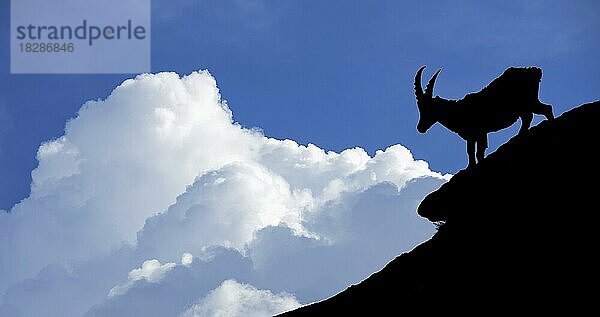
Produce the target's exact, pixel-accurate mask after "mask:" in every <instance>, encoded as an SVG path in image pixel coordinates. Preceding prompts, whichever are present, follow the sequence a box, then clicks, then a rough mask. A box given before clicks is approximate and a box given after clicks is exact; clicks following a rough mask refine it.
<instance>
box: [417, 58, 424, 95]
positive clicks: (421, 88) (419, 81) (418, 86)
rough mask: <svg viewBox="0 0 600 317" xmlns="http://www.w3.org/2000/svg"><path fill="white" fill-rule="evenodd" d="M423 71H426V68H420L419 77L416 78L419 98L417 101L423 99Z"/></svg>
mask: <svg viewBox="0 0 600 317" xmlns="http://www.w3.org/2000/svg"><path fill="white" fill-rule="evenodd" d="M423 69H425V66H423V67H421V68H419V70H418V71H417V75H416V76H415V95H416V96H417V100H418V99H421V98H422V97H423V87H421V74H423Z"/></svg>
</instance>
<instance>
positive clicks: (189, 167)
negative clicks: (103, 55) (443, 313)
mask: <svg viewBox="0 0 600 317" xmlns="http://www.w3.org/2000/svg"><path fill="white" fill-rule="evenodd" d="M9 16H10V10H9V1H8V0H0V41H2V43H4V45H2V49H1V50H0V209H4V210H7V211H10V213H8V214H2V215H0V237H3V239H2V242H0V252H1V254H2V256H1V257H0V281H2V282H0V294H4V296H3V297H2V300H0V316H4V315H14V314H13V313H14V312H16V311H18V312H20V313H21V314H22V315H23V316H28V315H36V313H39V311H35V309H38V308H39V309H48V307H49V304H48V303H56V302H61V303H63V304H64V305H62V306H61V307H63V308H64V309H66V310H67V311H60V310H59V311H52V313H53V314H55V315H82V314H88V315H90V316H103V315H111V316H118V315H124V316H126V315H132V314H140V313H142V312H144V313H146V314H152V313H155V314H157V315H163V316H164V315H182V316H194V315H206V314H208V315H215V314H216V313H215V312H218V311H220V310H222V309H223V307H229V308H230V309H231V310H232V311H231V312H230V313H231V314H233V315H236V314H238V315H240V314H241V315H243V314H248V312H247V311H244V309H248V307H251V308H252V311H254V312H266V313H272V312H276V311H282V310H286V309H290V308H293V307H297V306H298V305H300V304H305V303H308V302H311V301H315V300H318V299H322V298H326V297H328V296H331V295H333V294H335V292H337V291H339V290H342V289H343V288H344V287H345V286H347V285H349V283H353V282H357V281H360V280H361V279H362V278H364V277H366V276H368V274H370V273H372V272H373V271H375V270H377V269H378V268H380V267H381V266H382V265H384V264H385V263H386V262H387V261H389V260H391V259H392V258H393V257H394V256H395V255H397V254H399V253H401V252H405V251H407V250H410V249H411V248H412V247H414V246H415V245H416V244H418V243H419V242H421V241H423V240H425V239H427V238H428V237H429V236H430V235H431V234H433V232H434V229H433V228H432V226H431V225H430V224H427V223H426V222H425V221H424V220H422V219H420V218H418V216H416V214H415V213H414V211H415V208H416V204H417V203H418V201H419V200H420V199H422V197H424V195H426V194H427V193H428V192H430V191H432V190H435V189H436V188H437V187H438V186H439V185H441V184H442V183H443V182H444V181H446V180H447V179H448V177H449V175H447V174H454V173H456V172H457V171H458V170H460V169H462V168H464V167H465V166H466V164H467V159H466V152H465V144H464V141H463V140H461V139H460V138H459V137H458V136H456V135H454V134H452V133H451V132H449V131H447V130H446V129H445V128H443V127H441V126H439V125H436V126H434V128H432V129H431V130H430V131H428V133H427V134H419V133H418V132H417V131H416V123H417V121H418V112H417V108H416V105H415V99H414V92H413V80H414V75H415V72H416V70H417V69H418V68H419V67H421V66H423V65H427V66H428V68H427V69H426V72H425V77H429V76H431V74H432V73H433V71H434V70H435V69H438V68H443V71H442V72H441V74H440V76H439V78H438V80H437V83H436V92H435V93H436V94H438V95H440V96H443V97H447V98H460V97H462V96H464V95H465V94H466V93H469V92H474V91H477V90H479V89H481V88H482V87H484V86H485V85H486V84H487V83H489V82H490V81H491V80H492V79H494V78H495V77H497V76H498V75H499V74H501V73H502V71H503V70H504V69H506V68H507V67H509V66H530V65H534V66H538V67H541V68H542V69H543V77H542V81H541V84H540V100H541V101H543V102H545V103H549V104H552V105H553V107H554V113H555V114H557V115H558V114H560V113H563V112H564V111H566V110H568V109H571V108H573V107H575V106H577V105H580V104H582V103H585V102H590V101H593V100H597V99H598V93H597V91H598V88H600V60H599V59H598V58H597V56H598V53H597V52H599V51H600V41H598V39H599V38H600V34H599V33H600V4H599V3H598V2H597V1H577V2H566V1H488V2H485V3H484V2H482V1H453V2H449V1H428V2H424V1H402V2H400V1H378V2H375V3H374V2H370V1H343V2H342V1H259V0H248V1H241V0H237V1H233V0H231V1H205V0H197V1H195V0H172V1H152V51H151V53H152V65H151V68H152V69H151V70H152V73H155V75H148V76H141V77H136V75H137V74H110V75H106V74H105V75H98V74H88V75H11V74H10V69H9V65H10V61H9V51H8V47H9V31H10V30H9ZM204 70H207V71H204ZM160 72H174V73H176V74H177V75H175V74H174V73H171V74H169V73H160ZM132 78H135V79H133V80H129V81H126V80H128V79H132ZM124 81H126V82H125V83H124ZM154 85H162V86H164V87H167V88H168V89H169V90H170V91H173V92H174V93H173V95H170V94H162V93H160V92H156V90H154V89H155V88H153V87H155V86H154ZM117 87H118V88H117ZM190 87H196V88H190ZM148 95H154V96H155V97H156V98H155V99H156V100H154V99H149V97H147V96H148ZM109 96H110V97H109ZM90 100H92V102H88V101H90ZM225 101H226V102H225ZM86 102H88V103H86ZM84 104H86V106H85V107H83V108H82V106H83V105H84ZM178 105H179V106H178ZM80 109H81V110H80ZM144 118H153V119H152V120H146V119H144ZM539 120H540V118H538V119H537V120H536V121H534V123H536V122H539ZM67 122H68V124H67ZM517 129H518V124H517V125H515V126H513V127H511V128H509V129H507V130H505V131H503V132H499V133H496V134H493V135H490V149H489V150H488V151H489V152H491V151H493V150H494V149H495V148H497V146H498V145H500V144H502V143H503V142H505V141H506V140H507V139H508V138H510V137H511V136H512V135H514V134H515V133H516V131H517ZM286 139H287V141H283V140H286ZM215 140H218V142H214V141H215ZM309 144H312V145H309ZM329 151H333V152H329ZM334 152H335V153H334ZM373 210H376V212H377V213H376V215H377V217H372V213H373V212H374V211H373ZM398 211H401V212H398ZM224 224H226V225H224ZM32 233H34V234H32ZM73 237H76V238H77V239H73ZM374 245H375V246H376V247H373V246H374ZM365 252H368V253H369V255H370V256H367V257H365V256H364V254H365ZM32 258H35V259H36V261H31V259H32ZM344 259H354V260H355V261H353V262H352V261H351V264H346V261H343V260H344ZM315 263H316V264H318V265H316V266H315ZM223 268H224V269H223ZM332 268H336V269H335V270H334V269H332ZM207 272H208V273H207ZM215 272H216V273H215ZM271 275H272V276H271ZM275 275H276V276H275ZM282 276H283V277H285V278H282ZM98 279H101V280H102V281H99V280H98ZM91 285H93V287H91ZM198 285H201V286H198ZM32 286H36V287H33V288H32ZM42 286H43V287H42ZM31 289H37V290H39V291H35V292H34V291H31ZM57 289H60V290H61V291H60V292H56V290H57ZM82 289H86V290H90V291H89V292H86V294H85V296H84V295H82V294H80V293H82V292H81V290H82ZM53 290H54V291H53ZM174 293H176V294H185V296H183V295H182V296H179V297H177V298H176V297H174V296H169V294H174ZM228 295H231V296H228ZM32 298H33V299H35V300H36V301H37V302H38V303H40V304H39V305H37V306H36V305H28V304H27V303H28V302H30V301H31V300H32ZM148 298H153V300H152V301H148V300H147V299H148ZM156 298H160V299H162V301H161V300H156ZM232 298H233V302H234V303H238V304H239V303H245V305H237V306H236V305H234V303H228V302H227V301H228V300H232ZM127 303H146V304H145V305H141V304H140V305H130V306H128V305H126V304H127ZM152 305H155V306H152ZM57 309H58V308H57ZM69 309H70V310H69ZM119 309H121V310H119ZM165 309H173V310H172V311H165ZM3 314H4V315H3ZM51 315H52V314H51ZM259 315H260V314H259Z"/></svg>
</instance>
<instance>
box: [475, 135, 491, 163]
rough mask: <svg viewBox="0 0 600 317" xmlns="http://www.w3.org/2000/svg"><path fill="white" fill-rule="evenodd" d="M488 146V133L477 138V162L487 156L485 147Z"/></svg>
mask: <svg viewBox="0 0 600 317" xmlns="http://www.w3.org/2000/svg"><path fill="white" fill-rule="evenodd" d="M487 147H488V141H487V134H484V135H483V136H481V137H479V138H478V139H477V162H481V161H483V158H484V157H485V149H487Z"/></svg>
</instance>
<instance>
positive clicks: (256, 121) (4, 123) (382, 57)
mask: <svg viewBox="0 0 600 317" xmlns="http://www.w3.org/2000/svg"><path fill="white" fill-rule="evenodd" d="M0 21H1V22H0V23H1V25H0V40H1V41H2V43H4V45H2V49H1V50H0V209H2V208H3V209H10V207H11V206H12V205H13V204H14V203H15V202H16V201H19V200H20V199H22V198H25V197H27V195H28V193H29V184H30V182H31V177H30V172H31V170H32V169H33V168H35V167H36V165H37V161H36V159H35V153H36V151H37V148H38V146H39V144H40V143H41V142H43V141H45V140H49V139H53V138H56V137H58V136H60V135H61V134H62V131H63V128H64V124H65V121H66V120H68V119H69V118H72V117H74V116H75V115H76V112H77V110H78V109H79V107H80V106H81V105H82V104H83V102H85V101H86V100H90V99H97V98H105V97H106V96H107V95H108V94H109V93H110V92H111V90H112V89H113V88H114V87H115V86H117V85H118V84H119V83H120V82H122V81H123V80H124V79H126V78H130V77H132V76H133V74H116V75H10V74H9V57H8V56H9V54H8V43H9V1H8V0H1V4H0ZM599 33H600V3H598V2H597V1H577V2H571V1H486V3H485V4H484V3H483V2H482V1H452V2H450V1H378V2H372V1H343V2H342V1H293V2H292V1H253V0H251V1H241V0H240V1H192V0H175V1H153V3H152V71H153V72H158V71H175V72H178V73H179V74H182V75H183V74H188V73H190V72H192V71H194V70H198V69H208V70H210V72H211V73H212V74H213V76H215V78H216V79H217V81H218V85H219V88H220V89H221V93H222V95H223V97H224V99H226V100H228V103H229V106H230V108H231V109H232V110H233V113H234V115H235V120H236V121H238V122H240V123H241V124H242V125H243V126H246V127H254V126H256V127H260V128H262V129H263V130H264V133H265V134H266V135H267V136H271V137H275V138H290V139H293V140H296V141H298V142H300V143H302V144H306V143H314V144H316V145H318V146H320V147H322V148H325V149H328V150H335V151H340V150H343V149H345V148H349V147H354V146H360V147H363V148H364V149H366V150H367V151H368V152H369V153H370V154H373V153H374V151H375V150H377V149H383V148H386V147H388V146H390V145H392V144H397V143H400V144H403V145H405V146H407V147H408V148H409V149H410V150H411V151H412V152H413V154H414V155H415V157H416V158H419V159H425V160H427V161H428V162H429V163H430V165H431V168H432V169H433V170H437V171H442V172H450V173H454V172H456V171H457V170H459V169H461V168H463V167H464V166H465V165H466V154H465V149H464V148H465V145H464V144H463V141H462V140H461V139H459V138H458V137H457V136H455V135H453V134H451V133H450V132H448V131H446V130H445V129H444V128H443V127H440V126H436V127H435V128H434V129H432V130H430V131H429V132H428V134H426V135H420V134H418V133H417V132H416V129H415V125H416V122H417V119H418V114H417V110H416V107H415V102H414V97H413V91H412V81H413V78H414V73H415V71H416V70H417V69H418V67H420V66H422V65H428V66H429V68H428V72H427V73H426V76H430V75H431V73H432V70H434V69H436V68H438V67H443V68H444V70H443V72H442V73H441V75H440V78H439V79H438V82H437V85H436V93H437V94H439V95H441V96H444V97H449V98H458V97H462V96H463V95H464V94H465V93H467V92H472V91H476V90H479V89H480V88H482V87H483V86H484V85H485V84H487V83H488V82H489V81H491V80H492V79H493V78H495V77H496V76H497V75H499V74H500V73H501V72H502V71H503V70H504V69H505V68H506V67H508V66H511V65H537V66H540V67H542V69H543V71H544V75H543V79H542V83H541V90H540V99H541V100H542V101H544V102H546V103H550V104H552V105H553V106H554V109H555V113H556V114H560V113H562V112H564V111H565V110H567V109H569V108H571V107H573V106H576V105H579V104H581V103H583V102H587V101H592V100H595V99H597V98H598V88H600V59H598V52H600V41H598V39H600V34H599ZM538 120H539V119H538ZM516 128H517V127H516V126H515V127H513V128H512V129H509V130H507V131H506V132H503V133H498V134H496V135H493V136H492V137H491V147H492V148H491V150H493V149H494V148H495V147H497V145H498V144H501V143H502V142H504V141H505V140H506V139H507V138H508V137H509V136H510V135H511V134H514V133H515V130H516Z"/></svg>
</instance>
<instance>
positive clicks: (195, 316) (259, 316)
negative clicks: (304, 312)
mask: <svg viewBox="0 0 600 317" xmlns="http://www.w3.org/2000/svg"><path fill="white" fill-rule="evenodd" d="M299 306H300V303H298V301H297V300H296V299H295V298H294V296H292V295H290V294H285V293H282V294H273V293H271V292H270V291H268V290H259V289H256V288H255V287H253V286H252V285H248V284H240V283H238V282H236V281H235V280H226V281H224V282H223V284H221V285H220V286H219V287H218V288H216V289H215V290H212V291H211V292H210V293H208V295H206V297H204V298H203V299H201V300H200V302H199V303H198V304H196V305H194V306H193V307H191V308H190V309H189V310H187V311H186V312H185V313H183V314H182V315H181V317H201V316H202V317H236V316H240V317H241V316H244V317H263V316H265V317H266V316H273V315H276V314H278V313H282V312H285V311H288V310H292V309H294V308H297V307H299Z"/></svg>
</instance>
